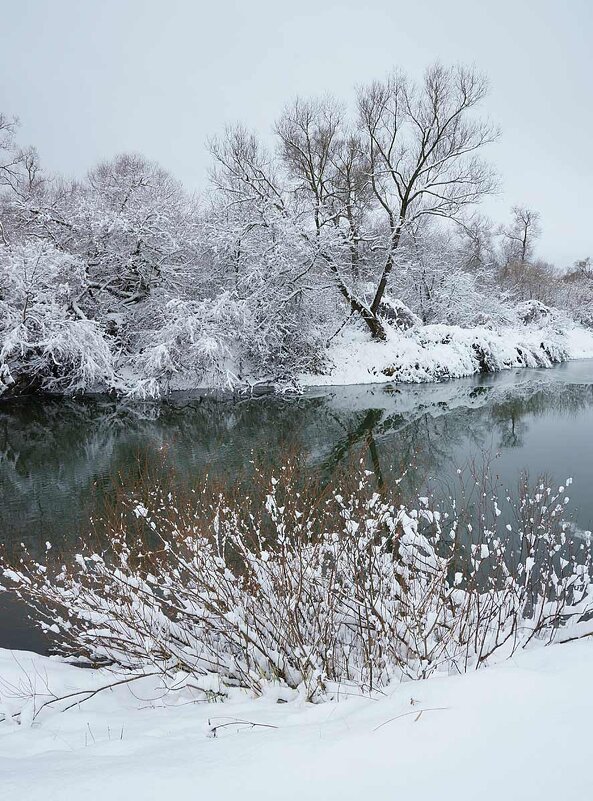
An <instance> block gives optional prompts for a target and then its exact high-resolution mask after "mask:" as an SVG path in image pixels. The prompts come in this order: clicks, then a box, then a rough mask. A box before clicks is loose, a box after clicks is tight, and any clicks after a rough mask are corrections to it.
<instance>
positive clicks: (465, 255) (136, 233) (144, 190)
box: [0, 65, 593, 395]
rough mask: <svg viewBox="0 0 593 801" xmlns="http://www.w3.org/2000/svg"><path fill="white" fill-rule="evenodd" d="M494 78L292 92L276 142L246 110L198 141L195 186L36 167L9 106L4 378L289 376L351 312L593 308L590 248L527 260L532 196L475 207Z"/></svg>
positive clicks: (106, 385)
mask: <svg viewBox="0 0 593 801" xmlns="http://www.w3.org/2000/svg"><path fill="white" fill-rule="evenodd" d="M485 94H486V83H485V81H484V80H483V79H482V78H481V77H480V76H479V75H477V74H476V73H475V72H473V71H472V70H467V69H463V68H451V69H445V68H443V67H441V66H438V65H437V66H434V67H431V68H429V69H428V70H427V71H426V73H425V76H424V78H423V80H422V81H421V82H420V83H418V84H415V83H413V82H411V81H410V80H409V79H407V78H406V77H405V76H404V75H402V74H399V73H394V74H393V75H391V76H389V77H388V78H387V79H386V80H384V81H381V82H376V83H373V84H371V85H369V86H366V87H363V88H361V89H360V90H359V91H358V95H357V100H356V103H355V106H354V108H353V109H352V110H348V109H346V108H344V107H342V106H340V105H339V104H337V103H336V102H334V101H331V100H323V101H319V100H315V101H303V100H298V101H296V102H295V103H293V104H292V105H290V106H287V108H286V109H285V110H284V112H283V114H282V115H281V117H280V119H279V120H278V121H277V123H276V125H275V126H274V138H275V139H274V144H273V146H272V148H271V150H270V151H269V152H268V151H267V150H266V148H265V147H264V146H263V144H262V142H261V141H259V140H258V138H257V137H256V136H254V135H253V134H251V133H249V132H247V131H245V130H244V129H243V128H242V127H240V126H239V127H235V128H231V129H228V130H227V131H225V133H224V134H223V136H221V137H220V138H218V139H216V140H214V141H212V142H211V143H210V149H211V153H212V157H213V170H212V187H211V190H210V191H209V192H208V193H207V194H206V195H204V197H202V198H196V197H195V196H194V195H192V194H190V193H188V192H187V191H186V190H185V189H184V188H183V186H182V185H181V184H180V183H179V182H178V181H177V180H175V179H174V178H173V177H172V176H171V175H169V174H168V173H167V172H166V171H165V170H163V169H162V168H160V167H159V166H158V165H156V164H154V163H152V162H150V161H148V160H147V159H145V158H143V157H142V156H139V155H131V154H124V155H120V156H117V157H116V158H114V159H113V160H112V161H109V162H105V163H103V164H100V165H99V166H97V167H96V168H94V169H93V170H91V171H90V172H89V174H88V175H87V176H86V177H85V178H84V179H83V180H81V181H66V180H63V179H60V178H57V177H52V176H48V175H46V174H45V173H44V172H43V170H42V169H41V168H40V165H39V159H38V157H37V154H36V152H35V151H34V150H33V149H30V148H22V147H21V146H20V145H19V144H18V142H17V139H16V133H17V131H16V127H15V124H14V123H13V122H12V121H11V120H10V119H8V118H7V117H5V116H1V115H0V394H6V393H15V392H22V391H28V390H35V389H40V390H43V391H50V392H51V391H55V392H81V391H85V390H93V389H113V390H115V391H119V392H123V393H135V394H140V395H155V394H158V393H160V392H162V391H166V390H167V388H169V387H170V386H178V387H179V386H184V385H185V386H204V385H209V386H229V387H235V386H238V385H241V384H244V383H253V382H254V381H269V382H272V383H274V382H276V383H283V384H287V383H290V382H292V381H293V380H294V378H295V376H296V375H297V374H298V373H299V372H300V371H318V370H322V369H323V367H324V363H325V361H326V354H327V343H328V342H330V341H331V340H332V338H333V337H334V336H335V335H336V333H337V332H338V331H340V330H342V328H343V326H345V325H346V324H347V325H349V326H362V327H363V328H364V329H365V330H366V331H367V332H368V336H369V337H372V338H375V339H379V340H380V339H384V338H385V337H386V335H387V331H388V329H389V328H390V327H393V326H394V325H395V326H399V327H406V326H409V325H414V324H415V325H420V324H429V323H451V324H458V325H462V326H469V325H476V324H480V325H486V326H490V327H500V326H504V325H513V324H516V323H518V322H519V321H520V318H523V319H522V321H523V322H524V321H525V320H524V318H525V309H524V308H523V310H522V311H521V312H520V313H519V314H518V312H517V310H516V305H517V303H518V302H520V301H525V300H536V301H541V302H543V303H545V304H547V305H553V306H557V307H559V308H561V309H565V310H567V311H568V312H569V313H570V314H571V315H572V316H576V317H577V319H578V320H579V321H581V322H585V323H586V324H589V323H591V322H592V321H593V291H592V290H593V268H591V264H590V261H589V260H584V261H582V262H580V263H579V264H578V265H576V266H575V268H574V269H573V270H572V271H570V272H568V273H565V274H561V273H560V272H559V271H557V270H556V269H555V268H554V267H553V266H551V265H548V264H546V263H543V262H539V261H537V260H536V259H535V257H534V245H535V242H536V239H537V236H538V234H539V219H538V215H537V213H535V212H534V211H532V210H530V209H524V208H519V207H517V208H514V209H513V211H512V219H511V222H510V224H509V225H507V226H504V227H500V226H495V225H494V224H493V223H491V222H490V221H488V220H486V219H485V218H483V217H480V216H478V215H477V214H476V211H475V208H476V204H477V203H478V202H479V200H480V199H481V198H482V197H483V196H484V195H485V194H488V193H490V192H492V191H493V190H494V189H495V184H496V182H495V178H494V176H493V174H492V171H491V170H490V168H489V167H488V165H487V164H486V163H484V162H483V161H482V160H481V155H480V154H481V151H482V149H483V148H484V147H485V146H487V145H488V144H489V143H490V142H491V141H492V140H493V139H494V138H495V137H496V135H497V131H496V130H495V129H494V128H493V127H492V125H490V123H488V122H487V121H485V120H484V119H482V118H481V117H479V116H478V115H477V114H476V106H478V105H479V104H480V103H481V101H482V100H483V98H484V96H485Z"/></svg>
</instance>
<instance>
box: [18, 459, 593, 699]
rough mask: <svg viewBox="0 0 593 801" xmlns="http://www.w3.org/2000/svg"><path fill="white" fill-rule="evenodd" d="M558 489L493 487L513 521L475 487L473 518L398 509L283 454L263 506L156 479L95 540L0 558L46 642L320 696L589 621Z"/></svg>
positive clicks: (589, 597) (571, 631)
mask: <svg viewBox="0 0 593 801" xmlns="http://www.w3.org/2000/svg"><path fill="white" fill-rule="evenodd" d="M567 502H568V497H567V495H566V488H565V487H561V488H560V489H559V490H557V491H554V490H552V489H551V488H550V487H548V486H546V485H545V484H543V483H542V484H539V485H537V486H536V487H535V488H533V489H530V488H529V486H528V485H527V483H526V482H525V483H524V484H523V488H522V491H521V493H520V495H519V497H518V498H517V499H516V500H515V501H511V499H510V498H507V499H506V503H507V504H508V503H511V504H512V509H513V512H514V515H515V520H516V523H514V524H513V525H510V524H509V523H508V522H505V521H506V520H508V517H505V515H501V514H500V506H501V505H504V504H505V500H503V499H500V498H498V499H497V498H494V497H492V498H491V500H490V502H489V505H490V506H491V509H490V512H487V513H484V514H482V515H481V516H480V522H479V525H478V526H477V527H476V526H472V525H471V524H470V523H469V522H468V521H467V520H465V519H464V517H463V515H462V514H461V513H460V512H459V513H456V512H455V510H454V509H453V511H449V512H447V513H445V512H444V511H443V510H441V511H440V512H439V510H437V509H431V508H429V505H428V504H427V500H426V499H419V502H418V508H417V509H411V508H405V507H402V506H397V505H396V504H395V503H394V502H393V501H392V500H389V499H387V498H386V497H385V496H384V495H379V494H377V493H376V492H374V491H373V489H372V487H371V486H370V485H369V483H368V480H367V475H366V474H365V473H363V472H362V473H360V474H359V475H358V477H357V478H356V480H355V481H354V483H353V485H352V486H350V487H349V488H348V489H346V488H344V489H343V490H342V491H339V490H337V489H334V490H333V491H331V492H329V493H328V494H325V495H324V494H318V498H317V501H316V502H312V501H311V497H309V496H308V495H307V492H306V490H304V489H303V488H302V485H301V484H300V483H299V481H298V480H297V479H296V478H295V475H294V473H292V472H291V470H290V469H289V467H288V468H285V469H284V470H281V471H280V472H279V475H278V479H272V481H271V484H270V487H269V490H268V492H267V494H266V495H265V498H264V499H263V502H261V501H257V500H254V499H253V498H251V499H250V498H249V497H243V498H242V499H241V501H236V502H234V501H231V500H229V499H225V498H224V497H222V496H221V495H219V494H218V493H217V492H216V491H215V490H213V491H210V489H209V488H208V486H207V485H205V486H204V487H202V488H201V489H200V490H196V491H195V492H194V493H192V496H191V497H190V498H189V500H187V501H186V502H184V503H183V504H182V503H177V502H176V501H175V500H174V499H172V498H171V496H170V495H169V494H168V493H167V492H166V491H164V490H161V489H159V488H155V489H154V490H153V491H152V492H151V497H150V498H149V499H148V500H147V501H143V502H142V503H140V502H139V501H138V500H137V499H136V500H130V501H129V504H130V506H129V508H128V509H127V512H126V513H124V512H122V513H121V515H120V517H119V518H118V520H119V522H117V521H116V523H115V524H114V525H113V526H112V529H111V531H110V539H111V542H110V545H109V547H108V549H107V550H106V551H103V552H89V553H81V554H79V555H78V556H77V557H76V558H75V560H74V561H73V562H72V563H71V564H60V563H57V564H52V563H51V562H48V563H47V564H41V563H39V562H37V561H35V560H34V559H33V558H31V557H30V556H28V555H26V554H24V555H22V556H20V557H18V558H16V559H12V560H9V559H7V558H4V561H3V563H2V569H3V574H4V581H5V584H6V586H9V587H10V588H11V589H13V590H16V591H17V593H18V594H19V595H20V597H21V598H23V599H24V600H25V601H26V602H27V603H28V604H29V605H30V606H31V607H32V608H33V610H34V614H35V616H36V617H37V618H38V620H39V621H40V622H41V623H42V625H43V626H45V627H51V630H52V631H53V632H54V636H55V637H56V638H57V640H58V643H59V648H60V651H61V652H62V653H63V654H67V655H70V656H75V657H77V658H78V659H80V658H85V659H87V660H89V662H90V663H91V664H93V665H103V666H111V668H113V669H115V670H116V671H118V672H119V671H122V670H123V671H130V672H131V673H132V674H140V675H142V674H145V673H151V674H154V673H156V674H158V675H160V676H162V678H163V680H164V681H165V683H166V684H167V686H169V687H171V688H173V687H174V688H179V687H183V686H186V685H188V684H189V685H190V686H191V687H192V688H193V689H194V690H195V689H197V688H199V689H200V690H201V692H202V693H203V694H204V696H205V697H209V696H211V695H212V694H214V695H218V694H225V693H226V692H227V690H228V688H232V687H241V688H247V689H248V690H249V691H251V692H253V693H255V694H261V693H263V692H265V690H266V688H269V687H270V686H271V685H275V686H277V687H280V688H286V690H287V691H296V692H297V693H298V694H300V695H302V696H303V697H304V698H306V699H308V700H320V699H323V698H327V697H332V696H334V695H335V694H336V692H338V688H340V687H341V688H343V687H344V686H347V685H351V686H354V687H356V688H357V690H358V691H363V692H370V691H373V690H377V689H381V688H383V687H385V686H386V685H388V684H389V683H390V682H392V681H394V680H401V679H419V678H426V677H428V676H430V675H431V674H433V673H435V672H437V671H441V672H442V671H445V672H465V671H467V670H469V669H471V668H475V667H479V666H481V665H484V664H487V663H488V662H489V661H490V660H492V659H493V658H494V657H497V658H502V657H505V656H509V655H511V654H513V653H514V652H515V651H516V650H517V649H520V648H524V647H525V646H526V645H528V644H530V643H535V642H540V643H550V642H553V641H558V640H564V639H569V638H571V637H576V636H580V635H581V634H583V633H590V631H591V628H592V627H593V624H592V623H591V622H589V623H587V622H586V621H587V620H588V617H587V616H588V615H590V612H591V611H593V594H592V587H591V553H590V548H589V543H585V542H584V541H583V540H578V541H577V542H576V543H575V542H573V541H571V539H570V537H569V536H568V534H567V524H566V523H564V522H563V520H564V517H565V507H566V503H567ZM464 520H465V522H464ZM50 555H51V552H48V557H49V556H50Z"/></svg>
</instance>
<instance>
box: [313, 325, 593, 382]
mask: <svg viewBox="0 0 593 801" xmlns="http://www.w3.org/2000/svg"><path fill="white" fill-rule="evenodd" d="M327 357H328V362H329V364H330V367H329V369H328V370H327V371H325V372H324V373H323V374H303V375H300V376H299V382H300V383H301V384H302V385H303V386H333V385H347V384H374V383H385V382H388V381H400V382H406V383H422V382H426V381H439V380H442V379H446V378H461V377H463V376H469V375H473V374H474V373H478V372H482V371H483V369H484V367H485V366H487V370H488V371H492V372H495V371H498V370H505V369H510V368H515V367H550V366H552V365H553V364H557V363H559V362H562V361H566V360H568V359H584V358H593V331H591V330H588V329H585V328H581V327H578V326H575V327H573V328H568V329H567V330H564V331H558V330H552V329H549V330H548V329H545V328H544V329H541V328H537V327H532V326H518V327H514V328H508V329H501V330H499V331H492V330H490V329H488V328H481V327H478V328H460V327H459V326H450V325H425V326H420V327H415V328H411V329H410V330H408V331H405V332H399V331H397V330H395V329H391V328H390V329H388V336H387V339H386V340H385V341H384V342H377V341H373V340H372V339H370V337H369V336H368V334H367V333H366V332H365V331H364V330H362V328H356V327H348V328H346V329H344V331H343V332H342V333H341V334H340V335H339V336H337V337H336V338H335V340H334V341H333V342H332V343H331V345H330V348H329V351H328V353H327Z"/></svg>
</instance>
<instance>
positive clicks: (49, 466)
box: [0, 360, 593, 650]
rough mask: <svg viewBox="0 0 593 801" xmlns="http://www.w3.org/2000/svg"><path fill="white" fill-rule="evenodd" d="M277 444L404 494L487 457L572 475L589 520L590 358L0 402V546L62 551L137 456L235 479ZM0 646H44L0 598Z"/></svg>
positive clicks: (269, 457)
mask: <svg viewBox="0 0 593 801" xmlns="http://www.w3.org/2000/svg"><path fill="white" fill-rule="evenodd" d="M287 449H288V450H298V451H299V452H300V453H301V454H302V455H303V456H304V457H305V459H306V461H307V464H308V465H309V466H310V468H311V469H312V470H316V471H321V472H323V473H325V474H328V475H329V474H331V473H332V471H334V470H335V469H336V467H338V466H340V465H343V464H344V463H346V462H347V460H349V459H351V458H352V457H353V456H355V455H356V454H357V453H359V452H360V453H364V456H365V459H367V460H368V466H369V469H371V470H373V472H374V474H375V480H377V482H379V483H383V484H389V482H390V481H392V480H393V479H394V477H395V476H398V475H399V474H400V473H401V470H402V469H403V468H406V469H407V473H406V478H405V482H404V483H405V485H406V489H404V492H405V491H407V492H423V491H424V490H425V488H426V487H427V486H429V485H430V486H432V487H433V488H434V487H436V488H437V491H438V488H439V487H441V488H442V489H443V491H445V487H446V486H447V485H448V483H449V482H450V481H452V480H453V479H454V477H455V475H456V472H457V470H458V469H461V470H462V471H466V472H469V471H470V469H471V468H470V465H471V464H472V463H477V464H478V466H479V465H480V464H481V463H482V461H483V460H484V459H487V460H491V471H492V472H493V473H495V474H496V475H497V476H498V477H499V480H500V483H501V484H503V485H504V486H509V487H511V486H512V487H514V486H516V484H517V482H518V479H519V476H520V473H521V471H522V470H528V471H529V473H530V474H531V475H532V476H533V477H535V476H536V475H538V474H541V473H547V474H549V475H550V476H552V477H553V478H554V479H556V480H557V481H558V482H563V481H564V480H565V479H566V478H567V477H569V476H570V477H573V478H574V483H573V485H572V486H571V493H570V494H571V501H572V503H571V506H570V509H571V517H572V519H573V520H574V522H575V524H576V526H577V527H578V528H581V529H590V528H593V492H592V487H593V360H586V361H575V362H570V363H567V364H564V365H561V366H559V367H555V368H553V369H551V370H516V371H509V372H504V373H499V374H497V375H493V376H480V377H476V378H471V379H460V380H455V381H449V382H447V383H443V384H430V385H421V386H404V385H376V386H355V387H332V388H328V389H326V388H324V389H323V390H309V391H307V392H306V394H304V395H303V396H300V397H298V398H293V399H288V398H280V397H277V396H265V397H260V398H256V399H245V400H240V401H231V400H216V399H214V398H211V397H196V396H193V397H192V396H191V395H178V396H175V397H173V398H170V399H167V400H166V401H163V402H160V403H147V404H138V403H122V402H121V401H120V402H118V401H115V400H111V399H106V398H86V399H84V400H67V399H51V398H49V399H48V398H44V399H42V398H30V399H22V400H19V401H10V402H9V401H5V402H0V542H3V543H5V544H8V545H11V544H14V543H20V542H23V543H25V544H26V545H27V546H28V547H29V548H30V549H31V550H33V551H36V550H37V549H40V548H42V547H43V544H44V543H45V542H46V541H47V540H49V541H51V542H54V543H55V542H59V543H60V544H61V545H62V547H63V548H65V549H66V550H68V549H69V548H70V547H73V546H74V544H75V543H76V541H77V540H78V538H79V537H80V536H84V533H85V530H88V520H89V516H90V515H92V514H96V513H100V511H101V505H102V503H103V502H104V498H105V496H106V495H109V494H110V493H111V489H112V487H113V483H114V480H116V477H117V476H118V475H120V476H124V477H125V476H128V477H129V480H130V481H133V480H134V477H135V475H136V474H137V472H138V470H139V464H143V465H148V466H155V467H156V466H157V465H158V464H160V463H162V458H163V454H166V456H167V459H168V461H169V463H171V464H173V466H174V468H175V471H176V473H177V474H178V475H180V476H183V477H184V479H185V480H187V479H188V478H189V479H190V480H191V478H192V477H193V476H195V477H196V478H198V477H199V476H200V475H202V474H203V473H204V471H205V470H208V471H209V472H215V473H217V474H219V475H220V477H221V478H223V480H226V481H229V482H232V481H233V480H234V478H235V477H236V475H237V473H238V472H241V471H242V470H243V469H244V468H245V466H246V465H248V463H249V462H250V460H252V459H253V458H254V456H255V457H257V458H258V459H260V460H263V461H270V462H276V461H278V460H279V459H281V458H282V454H283V453H286V450H287ZM410 465H411V467H410ZM125 480H126V479H125V478H124V483H125ZM0 647H8V648H32V649H37V650H43V648H44V642H43V639H42V638H41V636H40V635H38V634H36V633H35V631H34V630H33V629H32V627H31V625H30V624H28V622H27V621H26V617H25V615H24V614H23V612H22V610H21V609H19V608H18V607H17V606H16V605H15V604H14V602H13V601H11V600H10V599H9V598H8V596H7V595H6V594H0Z"/></svg>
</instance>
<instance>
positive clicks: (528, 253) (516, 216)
mask: <svg viewBox="0 0 593 801" xmlns="http://www.w3.org/2000/svg"><path fill="white" fill-rule="evenodd" d="M511 213H512V220H511V223H510V224H509V225H507V226H504V227H502V228H501V229H500V233H501V235H502V237H503V239H504V242H505V247H504V250H505V262H506V264H507V265H509V264H511V263H512V262H515V263H518V264H527V263H528V262H530V261H531V260H532V258H533V253H534V250H535V241H536V239H538V237H539V236H540V235H541V225H540V215H539V212H537V211H534V210H533V209H528V208H526V207H524V206H513V208H512V210H511Z"/></svg>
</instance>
